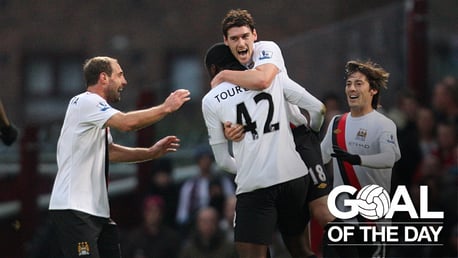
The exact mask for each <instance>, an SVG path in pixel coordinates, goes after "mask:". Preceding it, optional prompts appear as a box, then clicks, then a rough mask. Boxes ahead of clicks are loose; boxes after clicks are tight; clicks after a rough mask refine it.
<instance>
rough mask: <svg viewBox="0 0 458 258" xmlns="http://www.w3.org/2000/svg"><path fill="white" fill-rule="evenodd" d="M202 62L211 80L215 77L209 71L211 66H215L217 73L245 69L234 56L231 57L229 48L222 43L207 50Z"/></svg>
mask: <svg viewBox="0 0 458 258" xmlns="http://www.w3.org/2000/svg"><path fill="white" fill-rule="evenodd" d="M204 62H205V67H206V68H207V71H208V73H209V75H210V77H211V78H212V77H214V76H215V74H212V71H211V67H212V66H215V67H216V68H217V70H218V71H221V70H224V69H227V70H238V71H241V70H246V67H245V66H243V65H241V64H240V63H239V61H237V59H236V58H235V57H234V55H232V53H231V50H230V49H229V47H228V46H226V45H224V43H222V42H220V43H216V44H214V45H213V46H211V47H210V48H209V49H208V50H207V53H206V54H205V58H204Z"/></svg>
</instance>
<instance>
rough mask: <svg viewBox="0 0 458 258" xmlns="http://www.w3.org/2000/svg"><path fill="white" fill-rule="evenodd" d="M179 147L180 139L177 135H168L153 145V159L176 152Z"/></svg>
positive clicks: (151, 148)
mask: <svg viewBox="0 0 458 258" xmlns="http://www.w3.org/2000/svg"><path fill="white" fill-rule="evenodd" d="M179 147H180V139H178V138H177V137H176V136H166V137H164V138H162V139H160V140H159V141H157V142H156V143H155V144H154V145H153V146H151V147H150V148H149V152H150V153H151V158H152V159H157V158H160V157H162V156H164V155H165V154H167V153H169V152H176V151H177V149H178V148H179Z"/></svg>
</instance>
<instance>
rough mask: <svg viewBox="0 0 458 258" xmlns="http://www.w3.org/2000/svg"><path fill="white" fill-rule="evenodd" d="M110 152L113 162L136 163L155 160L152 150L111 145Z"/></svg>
mask: <svg viewBox="0 0 458 258" xmlns="http://www.w3.org/2000/svg"><path fill="white" fill-rule="evenodd" d="M109 152H110V153H109V157H110V161H111V162H126V163H129V162H130V163H136V162H143V161H148V160H151V159H154V153H153V152H152V151H151V148H132V147H126V146H121V145H118V144H110V149H109Z"/></svg>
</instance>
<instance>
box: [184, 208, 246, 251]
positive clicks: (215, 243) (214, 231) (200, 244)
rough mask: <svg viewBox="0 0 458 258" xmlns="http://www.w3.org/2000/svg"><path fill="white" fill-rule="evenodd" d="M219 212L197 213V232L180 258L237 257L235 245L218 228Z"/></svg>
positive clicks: (192, 235)
mask: <svg viewBox="0 0 458 258" xmlns="http://www.w3.org/2000/svg"><path fill="white" fill-rule="evenodd" d="M218 221H219V215H218V211H217V210H216V209H215V208H213V207H207V208H202V209H200V210H199V211H198V213H197V218H196V224H195V231H194V232H193V233H192V234H191V236H190V237H189V239H188V240H187V242H186V243H185V246H184V247H183V250H182V252H181V255H180V258H196V257H199V258H232V257H237V252H236V250H235V245H234V243H233V242H230V241H228V240H227V239H226V238H225V237H224V233H223V231H222V230H221V228H220V227H219V226H218Z"/></svg>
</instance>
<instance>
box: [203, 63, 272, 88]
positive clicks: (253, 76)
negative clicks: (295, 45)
mask: <svg viewBox="0 0 458 258" xmlns="http://www.w3.org/2000/svg"><path fill="white" fill-rule="evenodd" d="M278 72H279V69H278V67H277V66H276V65H274V64H270V63H269V64H263V65H260V66H258V67H256V68H255V69H251V70H246V71H232V70H223V71H221V72H220V73H218V74H217V75H216V76H215V77H214V78H213V79H212V81H211V86H212V88H214V87H215V86H216V85H218V84H220V83H222V82H225V81H226V82H230V83H233V84H236V85H239V86H242V87H244V88H247V89H250V90H263V89H266V88H268V87H269V86H270V85H271V84H272V81H273V80H274V78H275V76H276V75H277V73H278Z"/></svg>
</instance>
